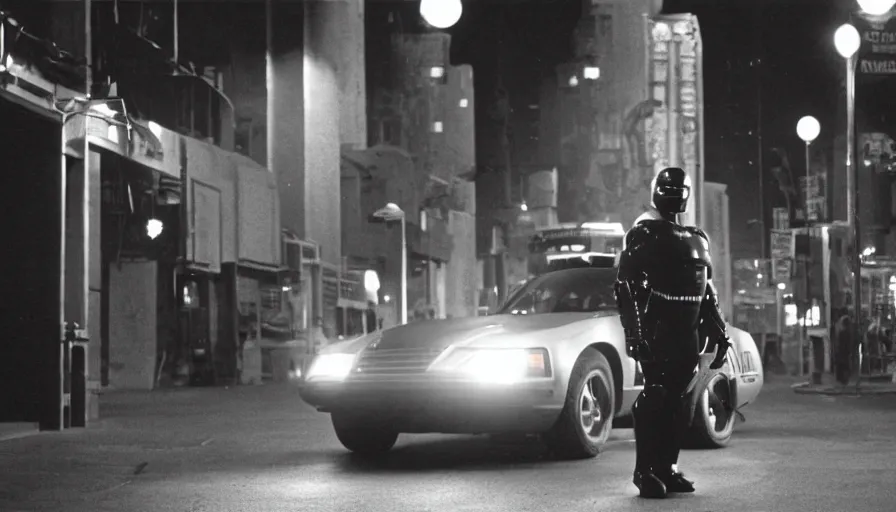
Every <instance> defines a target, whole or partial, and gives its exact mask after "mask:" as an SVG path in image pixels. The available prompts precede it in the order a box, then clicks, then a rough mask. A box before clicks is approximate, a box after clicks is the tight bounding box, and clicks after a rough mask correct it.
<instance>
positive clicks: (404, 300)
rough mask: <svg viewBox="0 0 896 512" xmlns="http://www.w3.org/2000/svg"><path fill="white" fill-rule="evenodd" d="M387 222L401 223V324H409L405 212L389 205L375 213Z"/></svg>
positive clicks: (393, 204) (394, 205) (374, 214)
mask: <svg viewBox="0 0 896 512" xmlns="http://www.w3.org/2000/svg"><path fill="white" fill-rule="evenodd" d="M373 216H374V217H376V218H378V219H382V220H384V221H386V222H394V221H401V290H400V291H401V306H400V307H401V324H402V325H404V324H406V323H408V237H407V222H406V216H405V213H404V210H402V209H401V208H399V207H398V205H397V204H395V203H389V204H387V205H386V206H384V207H382V208H380V209H379V210H377V211H376V212H374V213H373Z"/></svg>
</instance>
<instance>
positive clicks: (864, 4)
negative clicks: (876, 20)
mask: <svg viewBox="0 0 896 512" xmlns="http://www.w3.org/2000/svg"><path fill="white" fill-rule="evenodd" d="M858 2H859V8H860V9H862V11H863V12H865V13H867V14H870V15H872V16H882V15H884V14H887V13H888V12H890V9H892V8H893V5H896V0H858Z"/></svg>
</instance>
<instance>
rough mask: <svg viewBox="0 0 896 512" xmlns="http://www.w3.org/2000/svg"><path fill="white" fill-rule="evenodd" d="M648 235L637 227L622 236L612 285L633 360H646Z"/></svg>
mask: <svg viewBox="0 0 896 512" xmlns="http://www.w3.org/2000/svg"><path fill="white" fill-rule="evenodd" d="M646 242H647V232H646V230H645V229H644V228H642V227H641V226H640V225H636V226H635V227H634V228H632V229H631V230H630V231H629V232H628V233H627V234H626V236H625V248H624V249H623V251H622V254H621V255H620V257H619V270H618V273H617V276H616V283H615V284H614V291H615V295H616V305H617V307H618V308H619V319H620V321H621V322H622V328H623V330H624V331H625V343H626V350H627V352H628V355H629V356H630V357H632V358H634V359H636V360H640V359H643V358H646V357H647V353H646V352H647V344H646V340H645V339H644V332H643V329H642V325H643V323H642V308H643V304H644V303H645V302H646V299H647V297H648V296H649V294H650V288H649V285H648V281H647V273H646V272H645V258H646V256H647V255H648V254H647V252H646V251H647V250H648V247H647V245H648V244H647V243H646Z"/></svg>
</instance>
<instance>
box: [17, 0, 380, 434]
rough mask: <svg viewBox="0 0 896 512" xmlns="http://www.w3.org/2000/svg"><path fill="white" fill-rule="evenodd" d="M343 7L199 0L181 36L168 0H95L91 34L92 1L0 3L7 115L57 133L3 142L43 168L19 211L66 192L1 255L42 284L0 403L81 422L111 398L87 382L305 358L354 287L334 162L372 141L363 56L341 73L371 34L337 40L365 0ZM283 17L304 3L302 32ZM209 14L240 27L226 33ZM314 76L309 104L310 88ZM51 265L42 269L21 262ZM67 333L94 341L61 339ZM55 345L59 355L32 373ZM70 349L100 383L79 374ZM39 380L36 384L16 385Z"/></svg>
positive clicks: (219, 375) (176, 375)
mask: <svg viewBox="0 0 896 512" xmlns="http://www.w3.org/2000/svg"><path fill="white" fill-rule="evenodd" d="M323 4H327V5H323ZM330 4H332V3H331V2H321V3H320V4H313V5H303V4H302V3H300V4H297V5H298V7H296V4H294V3H292V2H283V3H280V2H275V3H274V5H273V6H272V5H271V4H270V3H269V4H268V6H267V7H269V8H268V9H265V5H264V4H261V3H260V4H258V5H251V4H243V3H237V4H228V7H227V9H230V11H227V9H208V6H207V5H205V6H203V5H196V4H192V5H190V6H189V7H183V6H182V8H183V9H185V10H188V9H194V10H195V9H199V10H201V9H202V8H203V7H204V8H205V9H206V11H208V12H204V14H207V15H208V16H209V17H210V18H212V19H206V23H205V25H206V26H205V29H203V25H202V24H198V25H197V26H195V27H194V26H189V27H180V31H176V30H172V28H173V27H172V23H173V20H171V19H167V20H166V19H165V13H166V12H167V13H168V16H169V17H170V14H171V13H170V11H171V9H161V10H160V9H159V8H158V6H146V5H142V4H141V5H136V4H128V5H121V6H119V5H117V4H115V5H113V4H111V3H110V4H105V3H102V4H99V3H98V4H94V5H93V7H92V9H93V12H92V13H91V23H90V24H87V28H86V30H85V29H82V28H83V27H85V23H84V20H85V16H84V14H85V13H84V6H83V5H81V4H78V3H63V4H58V3H57V4H53V6H52V8H51V9H49V10H46V9H31V10H29V9H23V8H20V11H21V12H19V13H5V14H8V15H10V18H7V16H4V17H3V22H4V31H3V41H2V43H3V44H0V53H2V55H0V59H2V62H3V64H4V66H3V67H2V70H0V72H2V73H3V77H4V80H3V83H2V90H0V95H2V96H3V98H2V101H3V103H2V107H3V111H4V116H3V120H2V123H0V125H2V128H3V130H4V133H5V134H7V135H8V136H9V140H14V139H15V137H17V136H18V137H22V136H24V137H26V140H28V141H30V142H29V144H28V145H27V146H30V147H37V146H36V145H35V144H38V143H44V144H45V145H46V146H47V149H46V150H45V151H43V150H42V151H41V152H40V155H32V154H30V153H27V152H21V151H18V152H17V151H15V149H16V148H15V147H14V146H6V145H5V149H4V152H5V154H6V156H7V157H8V161H9V162H11V163H10V165H12V166H13V167H16V168H21V169H23V170H24V169H26V168H28V169H32V168H33V169H40V172H41V173H42V174H43V175H46V177H47V179H45V180H44V181H38V182H37V183H39V186H37V187H35V186H34V182H33V181H32V183H31V185H29V186H28V187H27V189H28V190H31V191H32V193H31V195H23V196H22V200H23V201H22V205H21V206H22V207H24V208H26V210H25V211H27V207H28V205H29V204H35V205H41V208H43V209H44V210H45V211H46V213H52V212H53V211H54V208H55V211H56V212H57V213H59V215H56V216H55V217H54V216H52V215H50V216H47V215H46V214H45V215H42V216H39V217H35V222H36V224H35V225H34V226H32V227H34V228H35V229H42V230H44V231H45V232H47V233H58V234H59V237H57V238H58V239H55V241H53V240H54V238H53V237H52V236H49V237H42V238H43V239H45V241H46V243H43V244H42V245H40V246H39V247H38V246H34V247H32V246H27V244H24V241H25V240H27V239H28V238H29V236H28V233H26V232H22V226H21V225H20V226H19V227H18V231H14V230H13V231H11V232H17V233H19V235H21V236H18V237H17V239H19V240H20V241H21V242H22V243H20V244H19V246H17V247H18V248H17V251H18V252H19V253H21V254H23V255H28V256H26V257H23V258H21V264H18V265H13V266H10V267H8V268H7V269H5V270H4V273H3V274H4V282H6V284H7V285H8V286H9V287H10V289H14V288H20V289H23V290H26V291H27V292H28V294H29V297H31V298H30V299H29V300H27V301H23V302H22V304H23V305H28V307H29V308H31V309H33V310H34V311H33V312H32V313H31V314H30V315H25V314H22V315H20V316H21V321H22V322H23V323H22V325H19V326H16V327H15V328H16V330H17V331H18V332H23V333H27V334H26V335H25V336H24V338H23V339H22V344H21V346H14V347H13V346H11V347H10V348H9V350H4V361H5V363H4V364H8V368H7V370H10V371H6V370H4V371H3V372H2V373H3V374H4V376H5V377H8V378H9V379H10V384H12V383H15V384H16V385H15V386H12V385H10V386H4V395H3V403H4V411H5V414H4V416H3V417H2V418H0V419H2V420H3V421H35V422H40V423H41V425H42V426H43V427H45V428H61V427H64V426H69V425H75V426H77V425H79V424H83V423H84V421H86V419H84V418H82V419H80V420H79V419H73V418H72V417H71V416H72V410H74V409H78V410H81V409H83V410H85V411H87V410H91V409H92V413H93V414H96V410H97V409H96V402H95V400H87V399H86V398H84V397H85V396H87V395H89V393H87V392H86V391H85V390H86V389H91V390H94V391H95V390H97V389H98V388H101V387H113V388H125V389H152V388H154V387H158V386H166V385H184V384H198V385H201V384H215V383H231V382H251V381H254V380H260V379H261V378H262V376H263V375H262V374H263V373H267V374H269V376H273V377H274V378H277V377H281V378H282V377H284V376H287V377H288V376H289V375H290V374H292V375H297V374H298V371H297V370H300V365H301V364H303V360H302V359H303V357H300V356H305V355H310V354H311V353H313V351H314V349H315V347H316V346H317V345H319V344H320V343H321V342H322V341H324V340H325V339H326V336H325V334H326V333H324V332H323V331H324V327H325V326H329V327H332V325H333V324H335V323H336V318H335V317H336V309H337V308H336V306H337V302H338V299H339V295H340V293H341V290H344V289H346V288H351V286H349V287H346V286H342V284H344V283H342V282H341V276H342V274H343V272H342V257H341V239H340V238H341V237H340V231H341V230H340V227H339V224H340V213H341V211H340V207H339V202H338V197H339V187H340V179H339V177H338V173H337V172H335V170H336V166H338V165H339V162H340V150H341V145H342V143H343V142H345V143H346V144H351V145H353V146H357V145H362V146H363V144H364V142H365V139H366V133H365V129H366V126H365V123H364V122H361V119H362V118H363V116H364V114H365V112H364V110H365V109H364V99H363V97H364V93H363V87H361V86H363V84H364V77H363V69H362V70H361V71H358V70H357V69H355V70H354V71H352V73H353V74H352V73H348V71H345V72H346V73H347V75H346V76H347V77H348V78H347V79H345V80H341V79H340V77H339V76H338V75H337V73H336V69H337V68H341V69H343V70H347V68H349V67H351V66H355V67H357V65H358V63H359V62H362V59H363V47H360V48H359V47H358V41H357V40H355V41H354V43H352V42H351V41H350V40H349V41H348V43H347V44H346V45H344V46H339V45H336V44H335V42H337V39H338V38H336V36H335V35H334V33H335V32H338V31H335V28H337V27H342V22H343V21H344V20H354V22H355V25H357V24H359V23H361V21H362V20H363V12H362V11H361V10H360V9H361V6H362V3H361V2H360V1H358V2H350V3H349V2H343V4H345V5H330ZM151 8H154V9H156V10H155V11H148V9H151ZM271 8H273V9H289V8H292V9H298V8H301V9H300V11H298V12H293V13H284V12H280V11H277V12H275V11H273V10H272V9H271ZM223 11H227V12H223ZM237 11H238V12H237ZM179 14H180V19H181V20H190V19H198V18H202V16H193V15H195V14H203V13H199V12H189V13H188V12H180V13H179ZM287 14H290V16H291V17H292V19H293V20H294V19H295V17H296V16H298V17H299V19H302V20H304V22H303V24H302V26H303V27H304V28H303V30H301V31H299V32H300V33H299V35H298V36H297V35H296V33H295V32H296V31H295V30H294V28H295V27H294V26H293V25H292V24H290V23H282V24H281V25H280V28H278V26H277V25H276V23H275V21H277V19H280V20H282V19H283V18H290V16H287ZM15 16H18V18H15ZM216 17H217V18H220V19H217V18H216ZM11 18H12V19H11ZM13 19H14V20H15V21H13ZM141 20H142V21H141ZM182 22H183V21H182ZM185 23H189V22H188V21H187V22H185ZM253 23H255V24H257V25H258V27H255V28H259V27H260V28H261V33H262V34H269V35H270V37H261V38H260V41H259V40H254V41H253V40H247V41H242V42H239V41H233V40H232V39H235V38H234V37H232V36H234V35H235V34H242V33H248V32H252V33H256V34H257V32H258V31H255V30H248V28H251V27H248V26H247V25H252V24H253ZM272 25H273V27H272V28H270V29H269V30H266V27H271V26H272ZM305 25H307V27H305ZM208 26H214V27H216V29H215V30H216V31H217V30H219V29H220V27H222V26H224V27H230V28H231V29H233V30H228V31H226V33H227V34H228V36H227V37H228V38H229V39H228V40H226V41H222V40H221V38H220V36H215V35H214V34H210V32H212V31H211V30H209V29H208ZM72 27H78V29H77V30H75V29H73V28H72ZM236 29H242V30H236ZM22 32H26V34H25V35H27V36H28V37H21V36H22V35H23V34H22ZM178 32H179V33H180V34H182V35H181V36H180V37H178V39H177V40H173V39H172V38H169V36H171V35H172V33H174V34H177V33H178ZM214 37H218V39H214ZM342 39H348V38H342ZM356 39H357V38H356ZM50 41H52V42H53V43H55V45H54V44H50V43H49V42H50ZM157 41H158V42H157ZM165 41H168V42H172V43H173V44H165ZM225 43H226V44H225ZM240 43H242V44H240ZM271 47H272V48H271ZM58 48H65V49H66V51H67V52H69V53H67V54H64V53H60V52H59V50H58ZM268 49H272V51H271V52H270V53H271V55H273V58H271V59H268V60H267V63H266V61H265V54H266V50H268ZM85 50H87V51H85ZM42 52H50V53H51V54H47V55H45V54H44V53H42ZM53 52H55V53H53ZM78 59H81V62H87V70H88V71H87V73H86V77H85V73H84V68H83V67H80V68H79V64H78V62H79V61H78ZM346 63H347V64H346ZM342 64H345V65H342ZM266 66H267V68H269V69H266ZM362 67H363V66H362ZM259 76H260V77H261V84H263V85H261V86H260V85H259V80H258V77H259ZM266 76H267V77H269V78H270V79H269V80H266V78H265V77H266ZM233 77H240V80H233V79H232V78H233ZM340 84H341V85H343V88H342V89H340V87H339V86H340ZM346 84H347V85H346ZM297 87H298V88H299V90H303V91H305V94H308V95H313V96H314V97H315V100H316V101H315V102H314V105H313V106H310V107H308V108H306V107H305V101H304V95H300V96H299V97H298V100H297V98H296V95H295V94H294V91H295V90H296V88H297ZM359 87H361V89H359ZM268 90H270V91H272V93H271V94H264V95H262V96H261V97H260V98H259V95H258V93H259V92H266V91H268ZM88 91H89V92H90V95H89V99H88ZM340 95H343V96H344V95H354V96H355V97H356V98H355V100H356V101H355V102H354V104H355V109H354V114H352V113H346V114H345V119H341V118H340V116H339V115H335V116H334V115H332V114H333V112H346V110H344V109H343V110H340V109H339V104H340V102H341V100H340ZM328 98H329V99H328ZM262 106H263V107H262ZM296 112H299V113H302V114H303V115H301V116H295V115H289V114H294V113H296ZM269 113H274V114H277V113H279V114H280V115H268V114H269ZM7 114H8V115H7ZM297 119H298V120H297ZM23 127H25V130H24V131H23ZM269 133H271V134H273V135H274V136H273V137H268V136H267V135H268V134H269ZM60 141H62V143H61V145H60ZM19 147H25V146H19ZM234 149H236V150H237V151H238V152H237V151H233V150H234ZM240 153H243V154H240ZM61 154H65V155H66V157H65V158H60V155H61ZM41 155H42V156H41ZM54 155H55V156H54ZM44 156H46V158H43V157H44ZM41 158H43V160H41ZM60 161H61V162H62V163H63V167H62V169H61V170H60V169H59V164H60ZM53 176H57V177H65V179H64V180H62V181H60V180H58V179H56V180H55V181H54V180H53V179H50V178H51V177H53ZM13 178H15V176H12V175H7V177H6V178H5V179H6V180H8V181H9V182H8V183H7V185H8V186H9V187H10V188H9V189H10V190H12V189H15V188H16V187H17V183H18V182H17V181H15V180H14V179H13ZM29 179H32V180H33V178H29ZM20 185H21V184H20ZM37 194H43V196H41V197H37ZM35 201H36V202H35ZM284 204H285V205H286V207H285V208H283V209H281V205H284ZM39 219H42V220H39ZM60 220H61V221H62V223H61V224H60ZM23 244H24V245H23ZM32 245H33V244H32ZM34 265H38V266H40V268H36V267H35V268H32V267H33V266H34ZM40 275H42V276H46V279H45V280H41V281H40V282H41V285H39V286H35V285H34V284H30V283H26V282H20V280H17V279H18V278H16V276H20V277H21V276H33V277H32V279H34V278H36V276H40ZM43 281H46V282H43ZM41 301H43V302H41ZM41 315H43V316H41ZM54 319H58V320H54ZM328 324H329V325H328ZM40 329H44V330H46V331H47V332H44V333H42V332H41V331H40ZM330 330H331V331H332V332H333V333H334V336H333V337H335V328H330ZM50 331H52V332H53V334H52V335H51V336H49V337H48V336H47V334H50ZM38 339H42V340H50V339H52V341H51V342H49V344H47V343H43V344H41V343H38V342H36V341H34V340H38ZM29 340H32V341H31V342H29ZM62 340H65V343H64V344H63V347H68V348H69V349H70V348H72V347H75V348H76V349H77V350H74V351H69V350H68V349H66V350H64V351H63V352H62V353H59V343H60V341H62ZM266 344H267V347H266ZM85 347H86V356H85V355H84V353H85V351H84V350H81V349H83V348H85ZM265 348H267V350H265ZM41 351H43V352H41ZM278 353H279V355H278ZM53 354H58V355H59V357H58V358H57V359H59V360H58V362H57V364H55V365H44V364H43V363H42V364H41V368H42V369H41V371H31V370H29V368H30V366H29V364H30V362H29V361H47V360H55V359H54V357H49V359H48V355H49V356H53ZM72 358H74V359H75V360H76V362H77V364H76V366H78V365H80V366H78V367H79V368H83V373H84V375H83V377H84V379H81V380H83V381H84V382H81V381H80V380H78V378H77V377H78V376H77V375H76V373H77V372H76V371H74V373H66V372H65V371H64V369H65V368H68V367H69V362H70V361H71V360H72ZM85 358H86V361H85V360H84V359H85ZM12 370H15V371H12ZM73 376H74V377H73ZM23 379H24V380H23ZM32 381H33V382H32ZM23 384H24V385H25V386H24V387H25V388H26V389H27V390H28V392H16V393H12V392H11V391H12V390H13V389H21V388H22V385H23ZM72 386H74V388H73V387H72ZM7 390H9V391H7ZM93 396H94V398H95V395H93ZM77 397H81V398H77ZM85 400H87V401H88V402H90V404H89V405H85V404H84V403H83V402H84V401H85ZM76 402H77V404H76ZM6 406H8V407H6ZM85 414H86V413H85ZM66 415H68V416H66ZM77 415H78V414H75V416H77Z"/></svg>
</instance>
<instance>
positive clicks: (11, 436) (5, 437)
mask: <svg viewBox="0 0 896 512" xmlns="http://www.w3.org/2000/svg"><path fill="white" fill-rule="evenodd" d="M38 434H40V429H38V428H37V427H30V428H29V427H23V428H21V429H17V430H13V431H8V432H2V431H0V443H2V442H4V441H13V440H15V439H21V438H23V437H31V436H36V435H38Z"/></svg>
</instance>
